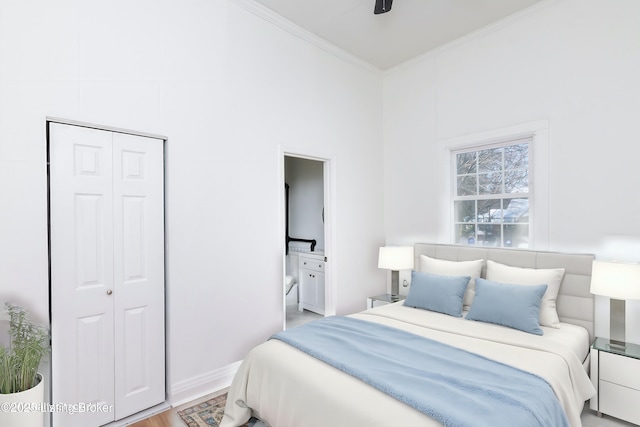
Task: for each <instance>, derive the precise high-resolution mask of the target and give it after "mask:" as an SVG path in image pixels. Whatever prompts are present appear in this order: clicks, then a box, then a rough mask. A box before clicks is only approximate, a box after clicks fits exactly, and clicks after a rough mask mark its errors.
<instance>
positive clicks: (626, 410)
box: [589, 338, 640, 424]
mask: <svg viewBox="0 0 640 427" xmlns="http://www.w3.org/2000/svg"><path fill="white" fill-rule="evenodd" d="M591 382H592V383H593V386H594V387H595V389H596V395H595V397H593V398H591V402H590V403H589V407H590V408H591V409H593V410H595V411H598V415H600V414H601V413H604V414H608V415H611V416H612V417H616V418H620V419H621V420H625V421H629V422H631V423H634V424H640V405H638V402H640V345H637V344H631V343H627V346H626V348H625V349H624V350H620V349H616V348H614V347H611V345H610V344H609V340H608V339H605V338H596V340H595V341H594V343H593V346H592V347H591Z"/></svg>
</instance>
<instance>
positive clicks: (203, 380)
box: [169, 361, 242, 408]
mask: <svg viewBox="0 0 640 427" xmlns="http://www.w3.org/2000/svg"><path fill="white" fill-rule="evenodd" d="M240 363H242V361H239V362H235V363H232V364H231V365H227V366H224V367H222V368H220V369H216V370H214V371H211V372H207V373H205V374H202V375H198V376H196V377H193V378H189V379H187V380H184V381H180V382H178V383H175V384H172V385H171V391H170V394H169V401H170V402H171V406H172V407H174V408H175V407H176V406H180V405H182V404H184V403H187V402H190V401H192V400H196V399H199V398H201V397H203V396H206V395H207V394H211V393H215V392H216V391H219V390H222V389H224V388H227V387H229V386H230V385H231V381H232V380H233V376H234V375H235V374H236V371H237V370H238V368H239V367H240Z"/></svg>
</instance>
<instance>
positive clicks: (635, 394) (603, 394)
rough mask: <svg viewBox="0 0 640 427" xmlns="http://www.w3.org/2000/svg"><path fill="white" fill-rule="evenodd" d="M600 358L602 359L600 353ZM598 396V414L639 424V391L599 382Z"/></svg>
mask: <svg viewBox="0 0 640 427" xmlns="http://www.w3.org/2000/svg"><path fill="white" fill-rule="evenodd" d="M600 356H601V357H602V352H600ZM620 358H621V359H627V358H626V357H620ZM598 394H599V395H600V398H599V399H600V406H599V410H600V412H603V413H605V414H608V415H611V416H613V417H616V418H620V419H622V420H625V421H629V422H631V423H634V424H640V407H639V406H638V402H640V391H638V390H634V389H632V388H627V387H623V386H620V385H617V384H612V383H609V382H607V381H602V380H601V381H600V390H599V391H598Z"/></svg>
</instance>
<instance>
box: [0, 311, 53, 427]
mask: <svg viewBox="0 0 640 427" xmlns="http://www.w3.org/2000/svg"><path fill="white" fill-rule="evenodd" d="M5 306H6V309H7V312H8V313H9V318H10V320H9V345H8V347H5V346H2V345H0V426H2V427H14V426H15V427H17V426H20V427H27V426H29V427H30V426H34V427H35V426H38V427H41V426H42V425H43V424H44V411H43V406H44V379H43V378H42V375H41V374H39V373H38V366H40V361H41V360H42V358H43V357H44V356H45V355H46V354H47V353H48V351H49V331H48V330H47V329H46V328H44V327H42V326H38V325H35V324H34V323H32V322H31V321H30V320H29V317H28V313H27V311H26V310H25V309H24V308H22V307H18V306H16V305H12V304H9V303H7V304H5Z"/></svg>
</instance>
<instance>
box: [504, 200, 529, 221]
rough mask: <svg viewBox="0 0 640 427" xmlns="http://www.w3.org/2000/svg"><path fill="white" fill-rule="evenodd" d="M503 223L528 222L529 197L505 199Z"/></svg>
mask: <svg viewBox="0 0 640 427" xmlns="http://www.w3.org/2000/svg"><path fill="white" fill-rule="evenodd" d="M503 205H504V206H505V214H504V218H503V221H504V222H505V223H515V222H518V223H528V222H529V199H505V200H504V201H503Z"/></svg>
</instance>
